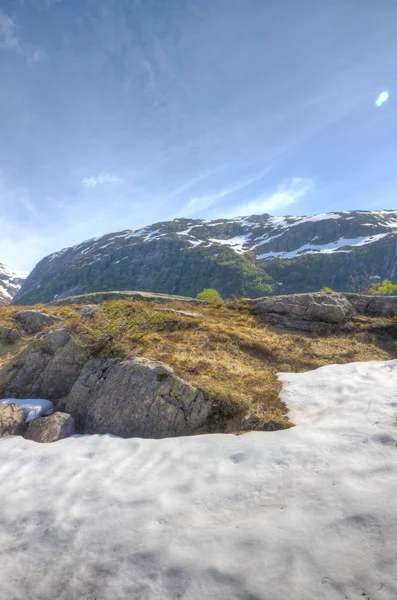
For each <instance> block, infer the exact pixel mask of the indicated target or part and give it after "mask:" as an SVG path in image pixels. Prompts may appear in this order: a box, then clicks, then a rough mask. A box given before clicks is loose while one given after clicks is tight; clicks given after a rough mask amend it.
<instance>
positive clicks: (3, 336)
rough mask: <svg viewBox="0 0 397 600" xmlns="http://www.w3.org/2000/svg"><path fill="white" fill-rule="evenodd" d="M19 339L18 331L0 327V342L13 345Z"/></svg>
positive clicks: (12, 328)
mask: <svg viewBox="0 0 397 600" xmlns="http://www.w3.org/2000/svg"><path fill="white" fill-rule="evenodd" d="M20 338H21V334H20V333H19V331H18V329H15V328H14V327H0V342H6V343H7V344H14V343H15V342H17V341H18V340H19V339H20Z"/></svg>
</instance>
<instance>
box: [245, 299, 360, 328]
mask: <svg viewBox="0 0 397 600" xmlns="http://www.w3.org/2000/svg"><path fill="white" fill-rule="evenodd" d="M250 304H251V305H252V307H253V310H254V312H255V313H257V314H259V315H260V316H261V317H262V318H264V320H267V319H269V317H270V316H271V315H274V314H276V315H284V316H285V317H288V318H290V317H291V318H293V319H300V320H303V321H321V322H323V323H331V324H341V323H346V322H347V321H348V320H349V319H350V318H351V317H352V316H353V314H354V313H355V309H354V307H353V306H352V304H351V303H350V302H349V300H348V299H347V298H346V297H345V296H343V295H342V294H336V293H333V294H321V293H318V294H294V295H290V296H273V297H267V298H259V299H257V300H252V301H250Z"/></svg>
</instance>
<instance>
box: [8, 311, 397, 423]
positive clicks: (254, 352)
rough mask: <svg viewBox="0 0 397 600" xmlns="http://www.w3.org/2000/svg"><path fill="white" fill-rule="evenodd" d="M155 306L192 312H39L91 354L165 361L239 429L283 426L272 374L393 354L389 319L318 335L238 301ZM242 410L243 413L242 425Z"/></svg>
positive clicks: (395, 345)
mask: <svg viewBox="0 0 397 600" xmlns="http://www.w3.org/2000/svg"><path fill="white" fill-rule="evenodd" d="M40 308H43V307H40ZM154 308H162V309H164V308H167V309H168V308H169V309H176V310H178V309H179V310H186V311H192V306H190V305H184V304H183V303H182V302H174V303H172V304H170V305H167V306H164V305H155V304H152V303H145V302H137V301H128V300H119V301H113V302H108V303H104V304H102V305H100V306H99V307H98V312H97V316H96V318H95V319H92V320H87V319H81V318H80V317H79V313H78V312H76V311H75V309H74V307H73V306H64V307H48V306H46V307H44V310H45V312H48V313H53V314H56V315H58V316H61V317H63V318H64V319H65V324H66V325H67V326H68V327H70V329H72V330H73V331H75V332H76V333H79V334H81V333H83V334H85V339H86V343H87V345H91V347H92V349H93V351H95V352H97V353H100V354H104V355H107V356H120V357H129V356H133V355H137V354H139V355H142V356H147V357H149V358H152V359H155V360H160V361H162V362H165V363H167V364H169V365H170V366H171V367H173V369H174V370H175V372H176V373H177V374H178V375H180V376H181V377H183V378H184V379H186V380H187V381H189V382H191V383H192V384H194V385H196V386H198V387H200V388H202V389H204V390H206V391H208V392H209V393H210V394H211V395H212V396H214V397H215V398H218V399H219V402H218V405H219V409H220V411H221V412H222V411H223V413H224V416H227V417H228V418H230V417H231V416H233V415H236V420H235V428H237V429H274V428H279V427H283V426H288V425H289V422H288V418H287V416H286V412H287V411H286V407H285V406H283V405H282V403H281V402H280V400H279V391H280V383H279V382H278V380H277V376H276V375H277V372H280V371H281V372H283V371H290V372H302V371H308V370H311V369H315V368H317V367H320V366H323V365H327V364H332V363H346V362H354V361H369V360H387V359H390V358H396V357H397V342H396V339H397V335H396V333H397V331H396V329H397V324H396V322H395V321H392V320H388V319H368V321H367V322H366V323H365V324H354V325H351V326H349V327H345V328H340V329H338V330H334V331H329V332H327V333H326V334H325V335H321V336H320V335H316V334H314V333H300V332H297V333H295V332H294V333H292V332H287V331H286V330H282V329H277V328H274V327H270V326H267V325H264V324H263V323H261V322H260V321H259V320H258V319H257V318H256V317H254V316H253V315H252V314H251V313H250V311H249V309H248V307H246V306H244V304H243V303H241V302H240V303H235V304H233V303H229V304H226V303H221V304H218V305H200V306H199V307H194V309H193V310H194V312H198V313H200V318H199V319H191V318H188V317H183V316H180V315H177V314H175V313H173V312H172V311H169V312H168V311H165V312H164V310H162V311H161V312H157V311H155V310H153V309H154ZM15 310H16V308H14V307H2V308H0V324H2V321H3V320H4V321H7V322H10V318H11V316H12V314H13V312H15ZM25 343H26V341H25ZM10 349H11V347H9V350H8V352H9V351H10ZM9 359H10V356H9V355H8V357H7V359H6V360H9ZM0 360H1V356H0ZM4 362H5V361H4V360H3V366H4ZM0 368H1V365H0ZM242 414H245V415H246V417H245V420H244V421H243V422H242V421H241V415H242ZM239 415H240V416H239ZM239 419H240V420H239Z"/></svg>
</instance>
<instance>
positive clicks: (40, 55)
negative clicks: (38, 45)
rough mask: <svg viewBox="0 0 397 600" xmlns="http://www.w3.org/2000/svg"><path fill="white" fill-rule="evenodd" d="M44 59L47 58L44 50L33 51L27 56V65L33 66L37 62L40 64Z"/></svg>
mask: <svg viewBox="0 0 397 600" xmlns="http://www.w3.org/2000/svg"><path fill="white" fill-rule="evenodd" d="M46 58H47V54H46V53H45V52H44V50H35V51H34V52H32V54H31V55H30V56H29V58H28V64H29V65H34V64H36V63H39V62H41V61H43V60H46Z"/></svg>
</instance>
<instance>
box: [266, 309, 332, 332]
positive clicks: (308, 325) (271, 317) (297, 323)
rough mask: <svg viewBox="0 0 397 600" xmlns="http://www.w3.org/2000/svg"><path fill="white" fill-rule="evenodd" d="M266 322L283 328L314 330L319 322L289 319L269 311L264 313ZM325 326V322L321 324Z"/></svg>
mask: <svg viewBox="0 0 397 600" xmlns="http://www.w3.org/2000/svg"><path fill="white" fill-rule="evenodd" d="M265 320H266V323H270V325H276V326H278V327H283V328H285V329H296V330H298V331H316V330H317V329H318V326H319V325H320V323H318V322H315V321H305V320H304V319H290V318H289V317H285V316H283V315H277V314H273V313H269V314H268V315H266V319H265ZM323 326H325V324H323Z"/></svg>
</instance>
